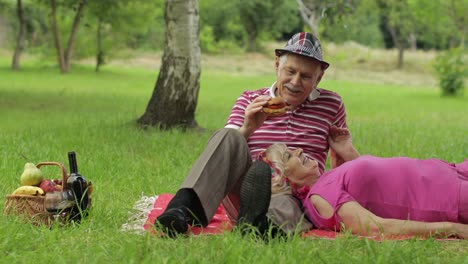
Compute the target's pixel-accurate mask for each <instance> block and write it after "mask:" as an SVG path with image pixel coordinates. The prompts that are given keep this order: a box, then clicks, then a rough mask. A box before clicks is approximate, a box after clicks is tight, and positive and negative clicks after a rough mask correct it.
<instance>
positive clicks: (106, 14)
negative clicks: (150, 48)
mask: <svg viewBox="0 0 468 264" xmlns="http://www.w3.org/2000/svg"><path fill="white" fill-rule="evenodd" d="M162 8H163V7H162V4H160V2H159V0H158V1H154V0H153V1H148V0H127V1H115V0H93V1H90V2H89V4H88V14H89V15H90V17H92V18H90V19H88V21H91V23H92V24H95V27H94V29H95V30H96V68H95V69H96V71H99V68H100V66H102V65H103V64H104V62H105V60H106V58H107V54H108V53H109V49H111V48H115V49H117V48H119V46H120V45H118V44H117V43H116V42H114V43H113V44H112V47H109V46H110V45H109V46H106V45H105V44H104V41H105V39H104V38H105V37H107V38H108V39H109V38H112V37H115V35H118V34H120V35H125V38H126V39H127V40H128V39H130V38H131V34H132V33H133V34H138V33H140V32H141V33H142V34H146V31H147V30H148V28H149V27H150V26H152V24H150V23H148V20H151V19H154V16H155V14H156V15H159V12H161V11H160V10H162ZM116 29H118V32H116V31H117V30H116Z"/></svg>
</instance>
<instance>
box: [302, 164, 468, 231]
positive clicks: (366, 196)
mask: <svg viewBox="0 0 468 264" xmlns="http://www.w3.org/2000/svg"><path fill="white" fill-rule="evenodd" d="M466 168H468V160H466V161H465V162H464V163H461V164H459V165H455V164H450V163H447V162H445V161H442V160H438V159H426V160H419V159H412V158H406V157H395V158H380V157H373V156H362V157H359V158H358V159H356V160H353V161H350V162H346V163H344V164H343V165H341V166H340V167H338V168H336V169H333V170H330V171H328V172H326V173H324V174H323V175H322V176H321V177H320V179H319V180H318V181H317V183H315V184H314V185H313V186H312V187H311V188H310V190H309V192H308V194H307V195H306V199H304V200H303V206H304V211H305V213H306V215H307V217H308V218H309V219H310V220H311V221H312V222H313V223H314V224H315V226H316V227H317V228H321V229H331V230H336V231H338V230H339V229H340V222H341V219H340V217H339V216H338V214H337V211H338V209H339V208H340V206H341V205H342V204H343V203H345V202H349V201H357V202H358V203H359V204H361V205H362V206H363V207H365V208H366V209H368V210H369V211H371V212H373V213H374V214H375V215H377V216H380V217H383V218H394V219H403V220H416V221H425V222H441V221H449V222H459V221H460V219H461V221H462V222H463V221H466V220H467V219H463V217H460V215H463V214H466V213H468V208H466V207H467V206H468V201H464V200H467V199H468V194H467V193H468V173H467V170H466ZM461 189H463V193H462V195H460V193H461ZM314 194H316V195H319V196H321V197H322V198H324V199H325V200H326V201H328V203H330V205H331V206H332V207H333V209H334V214H333V216H332V217H331V218H328V219H326V218H323V217H321V216H320V215H319V214H318V212H317V211H316V210H315V208H314V206H313V205H312V203H311V202H310V199H309V197H310V196H312V195H314ZM460 197H462V199H464V200H463V201H460ZM460 206H464V208H461V207H460ZM466 216H468V214H466ZM467 223H468V222H467Z"/></svg>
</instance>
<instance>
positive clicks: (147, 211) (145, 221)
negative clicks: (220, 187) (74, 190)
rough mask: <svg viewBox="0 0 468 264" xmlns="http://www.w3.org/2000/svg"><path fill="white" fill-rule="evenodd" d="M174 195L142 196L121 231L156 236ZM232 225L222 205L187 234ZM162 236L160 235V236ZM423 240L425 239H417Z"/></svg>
mask: <svg viewBox="0 0 468 264" xmlns="http://www.w3.org/2000/svg"><path fill="white" fill-rule="evenodd" d="M173 196H174V195H173V194H169V193H164V194H160V195H155V196H149V197H148V196H142V197H141V198H140V200H138V201H137V202H136V203H135V206H134V207H133V210H132V212H130V216H129V219H128V222H127V223H125V224H123V225H122V230H124V231H129V232H134V233H139V234H143V233H146V232H150V233H154V234H156V233H157V231H156V229H155V228H153V227H154V221H155V220H156V218H157V217H158V216H159V215H161V214H162V213H163V212H164V210H165V209H166V207H167V205H168V203H169V201H170V200H171V199H172V197H173ZM233 225H234V223H233V222H232V221H231V220H230V219H229V217H228V216H227V214H226V211H225V209H224V207H223V205H220V206H219V207H218V209H217V211H216V213H215V215H214V217H213V219H212V220H211V222H210V223H209V224H208V226H206V227H197V226H194V227H190V228H189V231H188V233H189V234H192V235H216V234H222V233H223V232H229V231H231V229H232V227H233ZM160 235H162V234H160ZM301 236H302V237H304V238H310V239H317V238H318V239H335V238H339V237H340V236H344V234H342V233H339V232H334V231H329V230H319V229H313V230H309V231H308V232H305V233H303V234H302V235H301ZM358 237H360V238H366V239H372V240H376V241H383V240H406V239H412V238H414V237H413V236H409V235H400V236H385V237H382V236H358ZM419 239H425V238H419ZM439 240H458V239H456V238H445V239H439Z"/></svg>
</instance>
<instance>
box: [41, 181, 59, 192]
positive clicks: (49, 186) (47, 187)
mask: <svg viewBox="0 0 468 264" xmlns="http://www.w3.org/2000/svg"><path fill="white" fill-rule="evenodd" d="M39 188H41V189H42V190H44V192H45V193H48V192H55V191H58V189H57V184H56V183H55V182H53V181H52V180H49V179H45V180H42V181H41V184H39Z"/></svg>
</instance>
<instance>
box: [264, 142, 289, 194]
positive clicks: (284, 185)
mask: <svg viewBox="0 0 468 264" xmlns="http://www.w3.org/2000/svg"><path fill="white" fill-rule="evenodd" d="M287 150H288V147H287V146H286V145H285V144H283V143H275V144H273V145H271V146H270V147H268V148H267V149H266V150H265V155H266V158H267V159H268V160H269V161H270V163H271V165H272V166H273V168H272V169H273V172H272V175H273V177H272V179H271V192H272V193H273V194H276V193H289V194H291V193H292V191H291V187H289V184H288V182H287V181H286V178H285V177H284V173H285V171H286V169H287V168H286V167H285V164H284V153H285V152H286V151H287Z"/></svg>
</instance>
